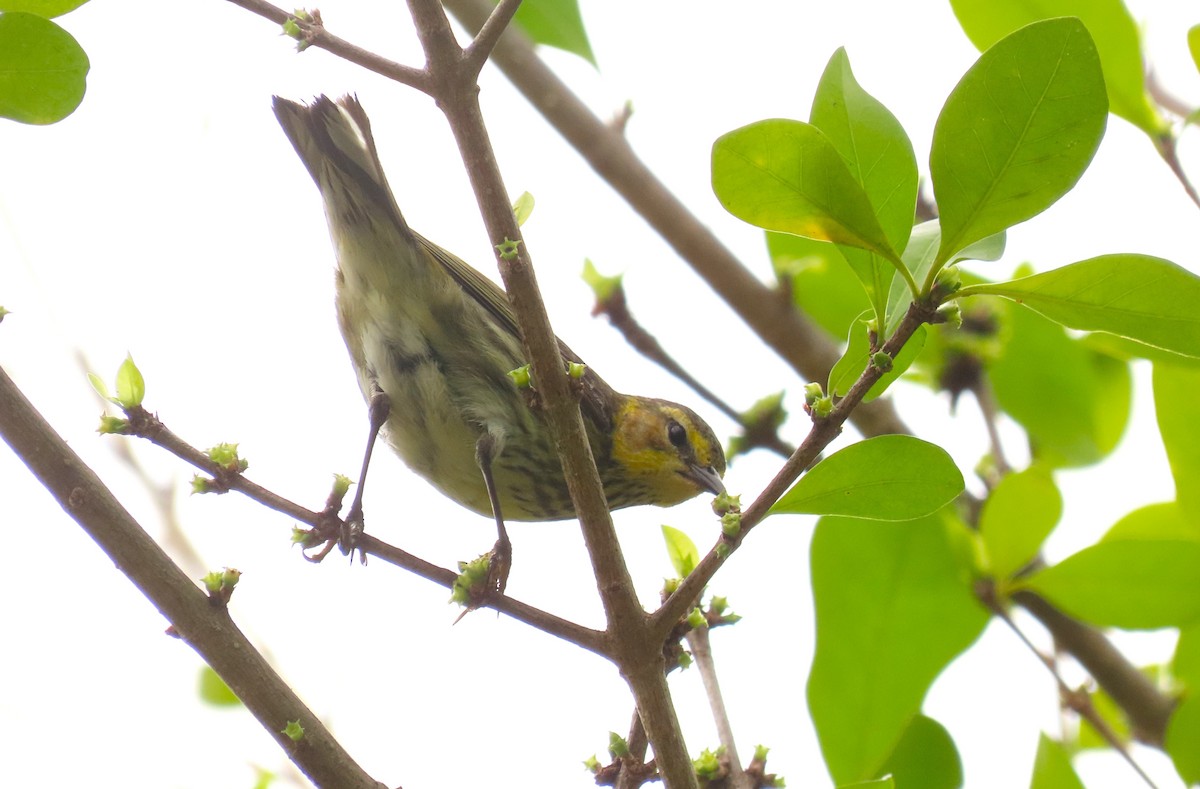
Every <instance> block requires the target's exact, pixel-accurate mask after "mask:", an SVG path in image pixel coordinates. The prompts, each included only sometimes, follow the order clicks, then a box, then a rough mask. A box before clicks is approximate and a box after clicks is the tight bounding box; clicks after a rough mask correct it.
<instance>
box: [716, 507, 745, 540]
mask: <svg viewBox="0 0 1200 789" xmlns="http://www.w3.org/2000/svg"><path fill="white" fill-rule="evenodd" d="M741 530H742V513H740V512H727V513H725V514H724V515H722V516H721V533H722V534H724V535H725V536H726V537H736V536H737V535H738V532H740V531H741Z"/></svg>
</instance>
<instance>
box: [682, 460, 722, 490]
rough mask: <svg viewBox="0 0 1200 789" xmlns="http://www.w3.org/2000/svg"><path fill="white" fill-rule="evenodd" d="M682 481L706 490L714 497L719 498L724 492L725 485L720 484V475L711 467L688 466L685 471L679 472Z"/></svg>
mask: <svg viewBox="0 0 1200 789" xmlns="http://www.w3.org/2000/svg"><path fill="white" fill-rule="evenodd" d="M679 473H680V475H682V476H683V478H684V479H686V480H688V481H689V482H691V483H692V484H693V485H695V486H696V487H698V488H701V489H702V490H707V491H708V492H709V493H711V494H713V495H714V496H719V495H721V494H722V493H724V492H725V483H723V482H721V477H720V475H718V474H717V472H716V470H715V469H713V467H712V466H697V465H691V466H688V468H687V471H681V472H679Z"/></svg>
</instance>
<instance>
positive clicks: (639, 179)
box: [446, 0, 909, 435]
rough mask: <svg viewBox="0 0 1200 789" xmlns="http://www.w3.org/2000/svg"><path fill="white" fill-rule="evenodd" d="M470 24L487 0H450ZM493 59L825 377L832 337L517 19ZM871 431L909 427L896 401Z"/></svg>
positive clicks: (680, 248) (808, 369)
mask: <svg viewBox="0 0 1200 789" xmlns="http://www.w3.org/2000/svg"><path fill="white" fill-rule="evenodd" d="M446 7H447V8H449V9H450V11H451V12H452V13H453V14H454V15H455V17H456V18H458V20H459V21H461V22H462V23H463V24H464V25H465V26H466V27H467V29H468V30H472V31H475V30H479V29H480V27H481V26H482V25H483V24H484V22H485V21H486V19H487V17H488V15H489V14H490V13H491V4H490V3H488V2H487V0H447V2H446ZM492 61H493V62H494V63H496V65H497V66H498V67H499V68H500V69H501V71H503V72H504V74H505V75H506V76H507V77H508V78H509V79H510V80H511V81H512V83H513V84H514V85H515V86H516V87H517V89H518V90H520V91H521V93H522V94H524V96H525V98H526V99H528V100H529V102H530V103H531V104H533V106H534V107H535V108H537V110H538V111H539V112H540V113H541V114H542V115H543V117H545V119H546V120H547V122H549V123H550V124H551V125H552V126H553V127H554V128H555V129H556V130H558V132H559V134H561V135H562V136H563V137H564V138H566V140H567V141H568V142H569V143H570V144H571V145H572V146H574V148H575V149H576V150H577V151H578V152H579V154H580V155H581V156H582V157H583V158H584V159H585V160H586V161H587V162H588V164H590V165H591V166H592V169H594V170H595V171H596V172H597V173H598V174H599V175H600V176H601V177H602V178H604V179H605V180H606V181H607V182H608V183H609V185H610V186H612V187H613V189H615V190H616V191H617V192H618V193H619V194H620V195H621V196H622V197H623V198H625V200H626V201H627V202H628V203H629V204H630V206H631V207H632V208H633V209H634V210H635V211H637V212H638V214H639V215H641V216H642V217H643V218H644V219H645V220H646V221H647V222H648V223H649V224H650V226H651V227H653V228H654V229H655V231H657V232H658V234H659V235H661V236H662V237H663V238H664V239H665V240H666V241H667V243H669V244H670V245H671V246H672V247H674V248H675V250H676V252H678V253H679V255H680V256H681V257H682V258H683V259H684V260H686V261H687V262H688V264H689V265H691V266H692V268H693V269H694V270H695V271H696V273H698V274H699V275H700V276H701V277H702V278H703V279H704V280H705V281H706V282H707V283H708V284H709V286H711V287H712V288H713V289H714V290H715V291H716V292H717V294H718V295H720V296H721V298H723V299H724V300H725V301H726V302H727V303H728V304H729V305H730V306H731V307H732V308H733V309H734V311H735V312H737V314H738V315H739V316H740V317H741V318H742V320H744V321H745V322H746V323H747V324H748V325H749V326H750V327H751V328H752V329H754V331H755V332H756V333H757V334H758V336H760V337H761V338H762V339H763V341H764V342H766V344H767V345H768V346H770V347H771V348H772V349H773V350H774V351H775V352H776V353H777V354H779V355H780V356H781V357H782V358H783V359H784V360H785V361H787V362H788V364H790V365H791V366H792V368H793V369H795V370H796V371H797V372H799V373H800V374H801V375H802V376H804V377H805V378H806V379H808V380H810V381H823V380H825V379H826V378H827V377H828V374H829V370H830V368H831V367H832V366H833V365H834V363H835V362H836V361H837V360H838V358H840V353H839V352H838V350H837V348H836V347H835V346H834V344H833V342H832V341H831V340H830V339H829V338H828V337H826V336H825V334H824V333H823V332H822V331H821V330H820V329H819V328H818V327H817V326H816V325H815V324H813V323H812V322H811V321H810V320H808V319H807V318H805V317H804V316H803V315H801V314H800V313H799V312H798V311H797V310H796V309H795V307H793V306H792V305H791V304H788V303H785V302H784V301H783V300H782V299H779V298H775V294H774V292H773V291H772V290H771V289H770V288H768V287H766V286H764V285H763V284H762V283H761V282H759V281H758V280H757V279H756V278H755V277H754V275H753V274H751V273H750V271H749V270H748V269H747V268H746V267H745V266H743V265H742V264H741V262H740V261H739V260H738V259H737V258H736V257H735V256H734V255H733V253H732V252H730V251H729V249H728V248H727V247H725V245H724V244H722V243H721V241H720V239H718V238H717V237H716V235H714V234H713V232H712V231H711V230H710V229H709V228H708V227H707V226H705V225H704V224H703V223H702V222H700V220H699V219H697V218H696V216H695V215H694V214H692V213H691V212H690V211H689V210H688V209H687V207H686V206H684V205H683V203H682V202H680V200H679V199H678V198H677V197H676V196H675V195H674V194H672V193H671V191H670V190H668V189H667V187H666V186H665V185H664V184H663V183H662V182H661V181H659V180H658V178H657V176H655V174H654V173H653V172H651V170H650V169H649V168H648V167H647V166H646V165H645V163H643V162H642V161H641V159H639V158H638V156H637V154H636V153H634V151H633V148H632V147H631V146H630V145H629V143H628V141H627V140H626V139H625V137H624V135H623V134H621V132H620V130H619V129H615V128H613V127H611V126H609V125H608V124H605V123H604V122H603V121H601V120H600V119H599V118H597V117H596V116H595V115H594V114H592V112H591V111H590V110H589V109H588V108H587V106H586V105H585V104H584V103H583V102H582V101H580V100H579V98H578V97H577V96H575V94H574V93H572V92H571V90H570V89H569V88H567V86H566V85H565V84H563V82H562V81H561V80H559V79H558V77H557V76H555V75H554V73H553V72H552V71H550V69H549V68H548V67H547V66H546V65H545V64H544V63H543V62H542V61H541V59H540V58H539V57H538V56H537V54H536V53H535V52H534V51H533V47H532V45H531V44H530V42H529V40H528V38H526V37H525V36H524V35H522V34H521V32H520V31H518V30H514V29H512V28H511V27H510V28H509V29H508V30H506V31H505V33H504V35H503V36H501V37H500V40H499V42H498V43H497V45H496V49H495V51H494V53H493V55H492ZM854 424H855V425H856V426H857V427H858V428H859V429H860V430H861V431H862V432H863V433H865V434H866V435H878V434H881V433H907V432H909V430H908V428H907V427H906V426H905V425H904V423H903V422H902V421H901V420H900V418H899V416H897V415H896V412H895V410H894V409H893V408H892V406H891V405H890V403H888V402H887V401H883V400H876V401H874V402H872V403H869V404H867V405H865V406H864V407H862V408H859V409H857V410H856V411H855V413H854Z"/></svg>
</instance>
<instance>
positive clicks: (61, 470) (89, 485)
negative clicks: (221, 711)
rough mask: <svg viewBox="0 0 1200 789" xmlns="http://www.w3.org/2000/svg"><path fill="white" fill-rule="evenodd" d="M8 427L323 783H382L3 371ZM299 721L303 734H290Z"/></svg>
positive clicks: (73, 510)
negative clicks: (288, 728)
mask: <svg viewBox="0 0 1200 789" xmlns="http://www.w3.org/2000/svg"><path fill="white" fill-rule="evenodd" d="M0 435H3V436H4V440H5V441H6V442H8V444H9V446H10V447H12V449H13V451H14V452H15V453H16V454H17V456H18V457H19V458H21V460H22V461H24V463H25V465H27V466H28V467H29V470H30V471H31V472H33V474H34V476H36V477H37V478H38V480H39V481H40V482H41V484H42V485H43V486H44V487H45V488H46V490H48V491H49V492H50V494H51V495H53V496H54V498H55V499H56V500H57V501H58V503H59V504H60V505H61V506H62V508H63V509H64V510H65V511H66V513H67V514H68V515H70V516H71V518H72V519H74V520H75V522H76V523H78V524H79V525H80V526H81V527H82V528H83V529H84V531H86V532H87V533H88V535H89V536H91V538H92V539H93V540H95V541H96V543H97V544H98V545H99V546H100V547H101V549H103V550H104V552H105V553H106V554H108V556H109V557H110V558H111V559H112V561H113V562H114V564H116V566H117V568H118V569H119V570H120V571H121V572H123V573H125V575H126V576H128V577H129V580H130V581H132V582H133V584H134V585H135V586H136V587H137V588H138V589H140V590H141V592H142V594H144V595H145V596H146V598H147V599H148V600H150V602H151V603H153V604H154V606H155V607H156V608H158V610H159V611H160V612H162V614H163V616H164V617H166V619H167V620H168V621H169V622H170V623H171V632H172V633H174V634H176V635H178V636H179V637H180V638H182V639H183V640H184V641H186V642H187V643H188V645H189V646H191V647H192V648H193V649H195V650H196V651H197V652H198V653H200V656H201V657H202V658H203V659H204V660H205V661H206V662H207V663H208V664H209V665H210V666H212V668H213V670H214V671H216V672H217V674H218V675H219V676H220V677H221V678H222V679H223V680H224V681H225V682H226V684H228V685H229V687H230V688H231V689H232V690H233V692H234V693H236V694H237V696H238V698H239V699H240V700H241V701H242V703H243V704H245V706H246V708H247V709H248V710H250V712H251V713H252V714H253V715H254V716H255V717H256V718H257V719H258V721H259V722H260V723H261V724H262V726H263V728H264V729H266V731H267V732H268V733H269V734H270V735H271V736H272V737H273V738H274V739H275V741H276V743H277V744H278V745H279V746H280V747H281V748H282V749H283V750H284V752H285V753H287V754H288V756H289V758H291V759H292V761H293V762H295V763H296V765H297V766H298V767H299V768H300V769H301V770H302V771H303V772H304V774H305V775H307V776H308V777H309V779H311V780H312V781H313V783H315V784H317V785H318V786H339V787H362V788H363V789H382V787H384V784H382V783H380V782H378V781H376V780H374V779H373V778H371V777H370V776H369V775H367V773H366V772H364V771H363V769H362V768H361V767H360V766H359V765H358V764H357V763H356V762H355V761H354V759H353V758H352V757H351V756H350V754H349V753H347V752H346V751H345V749H343V748H342V747H341V745H340V744H339V743H338V742H337V740H335V739H334V738H333V736H332V734H330V732H329V731H328V730H327V729H326V728H325V726H324V725H323V724H322V723H321V720H320V718H319V717H317V716H316V715H315V714H314V713H313V712H312V711H311V710H309V709H308V708H307V707H306V706H305V705H304V703H303V702H302V701H301V700H300V699H299V698H298V697H297V696H296V694H295V693H294V692H293V691H292V689H291V688H289V687H288V685H287V683H286V682H284V681H283V680H282V679H281V678H280V677H279V675H278V674H276V673H275V671H274V670H273V669H272V668H271V666H270V664H269V663H267V661H266V660H264V659H263V657H262V655H261V654H260V653H259V652H258V651H257V650H256V649H255V648H254V645H253V644H251V643H250V641H249V639H247V638H246V637H245V636H244V635H243V634H242V632H241V631H240V630H238V628H237V626H236V625H235V624H234V623H233V620H232V619H231V618H230V616H229V610H228V608H227V607H226V605H225V604H224V603H219V602H218V601H217V600H215V599H214V598H212V597H209V596H208V595H206V594H205V593H204V592H202V591H201V590H200V588H199V587H198V586H197V585H196V583H195V582H194V581H193V580H191V579H189V578H188V577H187V576H186V575H184V573H183V572H182V571H181V570H180V569H179V567H178V566H177V565H176V564H175V563H174V562H172V561H171V559H170V557H169V556H167V555H166V553H164V552H163V550H162V548H160V547H159V546H158V544H157V543H155V542H154V539H153V538H152V537H150V535H148V534H147V533H146V532H145V530H144V529H142V527H141V526H140V525H139V524H138V523H137V521H135V520H134V519H133V517H132V516H131V515H130V514H129V513H128V512H127V511H126V510H125V508H124V507H122V506H121V504H120V502H118V501H117V499H116V498H115V497H114V496H113V495H112V492H111V491H109V489H108V488H107V487H106V486H105V485H104V483H103V482H101V481H100V478H99V477H97V476H96V474H95V472H93V471H92V470H91V469H90V468H88V466H87V465H86V464H85V463H84V462H83V460H82V459H81V458H80V457H79V456H78V455H76V454H75V453H74V452H73V451H72V450H71V448H70V447H69V446H67V443H66V442H65V441H63V440H62V438H61V437H60V436H59V435H58V434H57V433H56V432H55V431H54V429H53V428H52V427H50V425H49V424H47V423H46V421H45V420H44V419H43V418H42V416H41V415H40V414H39V413H38V412H37V411H36V410H35V409H34V408H33V406H32V405H31V404H30V403H29V401H28V400H27V399H25V396H24V395H23V394H22V393H21V391H20V390H19V389H18V388H17V386H16V385H15V384H14V383H13V381H12V379H10V378H9V377H8V375H7V373H5V372H4V371H3V370H0ZM290 721H298V722H299V723H300V725H301V726H302V727H303V737H302V738H301V739H299V740H292V739H291V738H289V737H288V736H287V735H285V734H284V733H283V730H284V728H285V727H286V726H287V725H288V723H289V722H290Z"/></svg>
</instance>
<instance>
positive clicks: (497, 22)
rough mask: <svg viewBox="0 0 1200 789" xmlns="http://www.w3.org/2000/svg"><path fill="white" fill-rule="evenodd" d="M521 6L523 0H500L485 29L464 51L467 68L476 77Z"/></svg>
mask: <svg viewBox="0 0 1200 789" xmlns="http://www.w3.org/2000/svg"><path fill="white" fill-rule="evenodd" d="M520 6H521V0H500V2H499V3H497V4H496V7H495V8H494V9H492V13H491V16H489V17H488V19H487V21H486V22H484V23H483V27H481V28H479V32H478V33H477V34H476V35H475V40H474V41H472V42H471V43H470V44H469V45H468V46H467V48H466V49H465V50H463V56H464V57H465V59H466V61H467V63H468V66H467V68H468V69H469V70H471V71H473V72H474V74H475V76H479V72H480V71H482V70H483V64H484V63H486V62H487V59H488V58H489V57H491V54H492V50H493V49H495V48H496V42H497V41H499V40H500V34H501V33H503V32H504V30H505V28H507V27H508V24H509V22H511V21H512V18H513V16H514V15H515V14H516V13H517V9H518V8H520Z"/></svg>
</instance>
